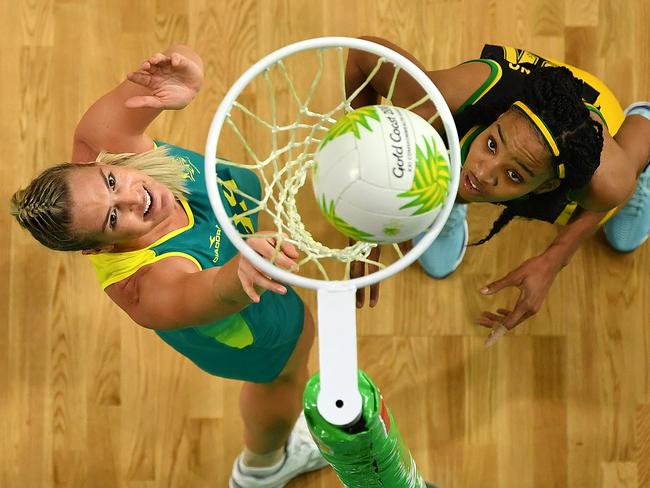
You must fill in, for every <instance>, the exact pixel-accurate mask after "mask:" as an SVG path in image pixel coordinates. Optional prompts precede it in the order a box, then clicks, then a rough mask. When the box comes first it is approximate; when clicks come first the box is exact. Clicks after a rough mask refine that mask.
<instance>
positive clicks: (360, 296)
mask: <svg viewBox="0 0 650 488" xmlns="http://www.w3.org/2000/svg"><path fill="white" fill-rule="evenodd" d="M355 296H356V306H357V308H362V307H363V304H364V303H365V301H366V289H365V288H359V289H358V290H357V293H356V295H355Z"/></svg>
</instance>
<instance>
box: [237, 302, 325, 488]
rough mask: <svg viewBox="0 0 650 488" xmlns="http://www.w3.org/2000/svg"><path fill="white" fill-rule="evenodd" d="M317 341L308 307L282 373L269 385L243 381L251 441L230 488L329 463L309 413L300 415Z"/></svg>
mask: <svg viewBox="0 0 650 488" xmlns="http://www.w3.org/2000/svg"><path fill="white" fill-rule="evenodd" d="M313 341H314V323H313V320H312V318H311V315H310V314H309V311H308V310H305V324H304V327H303V332H302V335H301V336H300V339H299V340H298V343H297V344H296V348H295V350H294V351H293V353H292V355H291V357H290V358H289V361H288V362H287V364H286V366H285V368H284V370H283V371H282V373H281V374H280V376H278V378H276V379H275V380H274V381H273V382H271V383H269V384H266V385H261V384H255V383H245V384H244V386H243V388H242V391H241V396H240V410H241V414H242V418H243V420H244V442H245V446H246V447H245V449H244V452H243V453H242V455H241V456H239V457H238V458H237V459H236V460H235V463H234V465H233V471H232V476H231V478H230V484H229V486H230V488H281V487H283V486H285V485H286V484H287V483H288V482H289V480H291V479H293V478H295V477H296V476H298V475H300V474H302V473H306V472H308V471H313V470H316V469H320V468H322V467H324V466H326V465H327V461H325V459H324V458H323V456H322V455H321V453H320V451H319V450H318V447H317V446H316V444H315V443H314V441H313V439H312V438H311V434H310V433H309V429H308V428H307V424H306V421H305V419H304V416H300V417H299V414H300V411H301V409H302V395H303V391H304V388H305V384H306V382H307V376H308V374H307V359H308V357H309V351H310V349H311V346H312V343H313ZM296 419H298V421H297V422H296Z"/></svg>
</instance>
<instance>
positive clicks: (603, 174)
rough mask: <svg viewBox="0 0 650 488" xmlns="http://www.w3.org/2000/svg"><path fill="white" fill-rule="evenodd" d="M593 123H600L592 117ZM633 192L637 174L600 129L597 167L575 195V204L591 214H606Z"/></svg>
mask: <svg viewBox="0 0 650 488" xmlns="http://www.w3.org/2000/svg"><path fill="white" fill-rule="evenodd" d="M592 117H593V118H595V120H597V121H598V122H600V119H598V118H596V116H595V115H592ZM635 188H636V173H635V171H634V167H633V165H632V164H631V162H630V160H629V158H628V157H627V155H626V154H625V151H623V149H622V148H621V147H620V146H619V145H618V144H617V143H616V141H615V140H614V139H613V138H612V136H611V135H610V134H609V131H608V130H607V128H606V127H603V150H602V152H601V154H600V165H599V166H598V168H597V169H596V172H595V173H594V175H593V176H592V177H591V180H590V181H589V184H588V185H587V186H585V187H584V188H583V189H582V191H580V192H579V194H578V198H577V201H578V204H579V205H580V206H581V207H582V208H585V209H587V210H590V211H593V212H606V211H608V210H611V209H613V208H614V207H617V206H619V205H621V204H623V203H625V202H626V201H627V199H628V198H630V196H631V195H632V193H634V189H635Z"/></svg>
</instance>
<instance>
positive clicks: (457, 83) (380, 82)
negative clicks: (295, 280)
mask: <svg viewBox="0 0 650 488" xmlns="http://www.w3.org/2000/svg"><path fill="white" fill-rule="evenodd" d="M362 39H365V40H368V41H372V42H375V43H377V44H382V45H384V46H386V47H388V48H390V49H392V50H393V51H396V52H397V53H399V54H401V55H403V56H404V57H406V58H407V59H409V60H410V61H412V62H413V63H414V64H415V65H416V66H418V67H419V68H420V69H421V70H422V71H424V72H426V73H427V75H428V76H429V78H430V79H431V80H432V81H433V82H434V84H435V85H436V87H437V88H438V89H439V90H440V92H441V93H442V95H443V96H444V97H445V100H446V101H447V104H448V105H449V108H450V110H451V111H452V112H455V111H456V110H458V109H459V108H460V106H461V105H462V104H463V103H464V102H465V100H467V99H468V98H469V97H470V96H471V95H472V94H473V93H474V92H475V91H476V90H477V89H478V88H479V87H480V86H481V85H482V84H483V82H484V81H485V80H486V79H487V77H488V76H489V74H490V68H489V67H488V66H487V65H486V64H484V63H466V64H461V65H458V66H455V67H453V68H450V69H445V70H437V71H426V69H425V68H424V66H423V65H422V63H420V62H419V61H418V60H417V59H416V58H415V57H414V56H413V55H411V54H410V53H408V52H406V51H404V50H403V49H402V48H400V47H399V46H397V45H395V44H393V43H391V42H389V41H387V40H385V39H381V38H378V37H371V36H365V37H362ZM377 60H378V57H377V56H375V55H374V54H370V53H367V52H365V51H356V50H350V53H349V55H348V60H347V64H346V69H345V87H346V93H347V94H348V96H349V95H350V94H352V93H353V92H354V91H355V90H356V89H357V88H358V87H359V86H361V85H362V84H363V83H364V82H365V80H366V79H367V77H368V75H369V74H370V73H371V72H372V71H373V70H374V69H375V67H376V65H377ZM393 76H394V68H393V65H392V64H389V63H384V64H383V65H382V66H381V68H380V69H379V71H378V72H377V73H376V74H375V76H374V77H373V78H372V80H371V82H370V83H369V84H368V85H367V86H366V87H365V88H364V89H363V90H362V91H361V92H360V93H359V95H357V97H355V98H354V99H353V100H352V102H351V103H352V106H353V107H354V108H359V107H364V106H366V105H374V104H377V103H379V101H380V99H381V97H382V96H385V95H387V94H388V91H389V89H390V85H391V83H392V80H393ZM424 95H425V92H424V90H423V89H422V87H421V86H420V84H419V83H418V82H416V81H415V80H414V79H413V78H412V77H411V76H409V75H408V74H407V73H405V72H403V71H400V73H399V75H398V77H397V82H396V85H395V89H394V92H393V96H392V101H393V104H394V105H397V106H400V107H408V106H410V105H412V104H413V103H415V102H417V101H418V100H420V99H421V98H422V97H423V96H424ZM413 111H414V112H415V113H417V114H418V115H420V116H421V117H422V118H424V119H425V120H428V119H430V118H431V117H432V116H433V115H434V114H435V112H436V111H435V107H434V105H433V104H432V103H431V102H426V103H424V104H422V105H420V106H419V107H417V108H416V109H415V110H413ZM436 126H437V124H434V127H436ZM437 128H438V127H437ZM407 246H408V243H404V244H402V245H401V247H402V248H403V249H402V252H406V247H407ZM379 256H380V248H379V247H376V248H375V249H373V251H372V252H371V254H370V256H369V259H371V260H373V261H379ZM377 269H378V268H377V267H376V266H373V265H368V269H367V270H366V265H365V263H363V262H355V263H353V264H352V266H351V268H350V277H351V278H356V277H359V276H363V275H364V274H365V273H366V272H368V273H374V272H375V271H377ZM378 300H379V284H378V283H377V284H375V285H372V286H371V287H370V306H371V307H374V306H375V305H376V304H377V301H378ZM364 302H365V289H360V290H357V296H356V305H357V308H361V307H363V305H364Z"/></svg>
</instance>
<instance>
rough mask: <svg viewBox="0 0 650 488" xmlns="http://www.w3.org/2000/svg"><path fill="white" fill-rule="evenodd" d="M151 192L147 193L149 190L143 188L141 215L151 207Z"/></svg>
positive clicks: (145, 213)
mask: <svg viewBox="0 0 650 488" xmlns="http://www.w3.org/2000/svg"><path fill="white" fill-rule="evenodd" d="M151 202H152V199H151V193H149V190H147V189H146V188H145V189H144V212H143V213H142V216H145V215H147V213H148V212H149V210H150V209H151Z"/></svg>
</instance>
